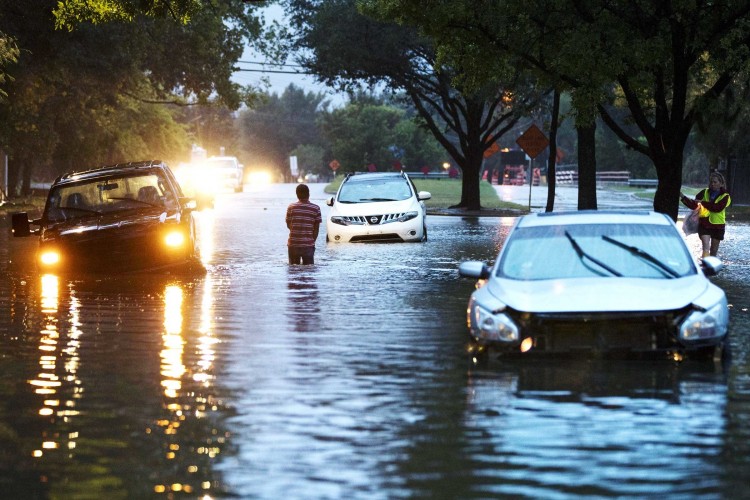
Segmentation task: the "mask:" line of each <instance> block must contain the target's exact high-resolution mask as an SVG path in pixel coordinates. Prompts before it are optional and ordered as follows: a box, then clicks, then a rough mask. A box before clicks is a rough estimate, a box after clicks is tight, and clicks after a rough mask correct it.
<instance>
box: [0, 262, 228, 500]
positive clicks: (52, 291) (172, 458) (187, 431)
mask: <svg viewBox="0 0 750 500" xmlns="http://www.w3.org/2000/svg"><path fill="white" fill-rule="evenodd" d="M12 285H13V286H14V289H15V290H16V295H15V296H16V302H17V304H16V305H14V307H13V309H12V311H11V313H12V314H11V316H12V317H14V318H15V320H14V321H12V322H11V323H10V325H11V327H12V328H16V329H17V331H18V329H20V331H19V333H18V334H14V333H13V332H7V334H4V335H3V337H4V338H5V342H4V343H3V344H2V345H3V350H4V352H6V353H7V352H8V350H9V349H13V350H12V351H11V352H13V356H14V357H15V358H16V359H18V360H19V362H20V361H21V360H23V359H24V357H25V354H26V353H28V360H27V362H26V364H27V365H28V368H27V370H26V371H27V372H28V376H27V377H25V379H26V387H27V388H28V389H27V390H26V392H27V393H28V395H26V396H24V395H23V394H21V393H19V394H17V395H15V396H14V397H12V398H10V400H11V401H13V400H15V401H27V400H29V398H30V397H32V398H34V399H35V400H36V401H37V402H36V403H35V404H34V405H31V407H35V408H36V410H35V417H32V416H30V415H28V414H26V415H25V414H23V413H21V414H19V416H18V418H17V419H16V420H15V424H17V425H14V420H8V419H4V424H5V425H6V426H9V427H6V429H7V430H10V429H13V430H14V432H16V433H17V434H18V442H19V444H18V445H17V448H18V450H19V451H18V453H19V454H20V455H24V456H27V457H29V458H30V459H31V460H34V461H35V462H36V464H31V463H28V464H25V463H24V462H23V460H19V461H18V463H17V464H16V465H15V466H14V467H17V468H20V469H21V472H23V473H24V474H26V473H31V474H35V475H36V476H37V477H35V478H34V479H29V478H28V474H26V475H25V476H24V474H15V475H14V476H16V477H15V478H14V479H12V480H10V482H9V483H8V488H7V489H6V493H8V492H11V493H9V494H11V496H13V495H12V492H14V491H23V492H25V493H29V492H33V491H36V490H39V491H44V490H46V489H48V488H49V493H45V494H42V496H47V495H48V494H49V495H55V496H62V497H69V498H70V497H103V496H121V497H131V498H143V497H147V496H150V495H153V494H159V493H165V494H168V495H170V494H176V493H181V494H188V495H195V494H200V495H222V494H224V493H225V491H224V490H225V487H224V486H223V480H222V478H221V475H220V474H218V473H217V472H216V471H214V464H215V463H216V461H217V460H219V459H220V458H221V457H222V456H223V455H224V454H226V453H227V452H231V451H232V447H231V446H230V441H229V438H230V434H229V432H228V431H227V429H226V426H225V424H224V423H223V422H224V420H225V419H226V418H227V416H228V415H230V414H231V411H230V409H229V408H228V407H227V405H226V403H225V394H224V393H223V392H222V391H223V389H222V388H221V387H220V386H218V385H217V384H216V380H217V379H216V364H215V363H216V359H217V352H216V347H217V345H219V344H220V342H219V339H217V338H216V336H215V333H214V331H213V318H212V315H213V299H212V297H213V287H214V283H213V282H212V280H211V279H210V277H209V278H207V279H203V280H199V281H182V280H179V279H174V278H165V277H138V278H132V279H130V278H121V279H120V278H118V279H94V278H91V279H79V280H72V279H69V278H62V277H59V276H54V275H44V276H38V277H35V278H29V281H26V280H16V281H14V282H12ZM135 317H137V318H138V321H137V322H134V321H131V320H132V319H133V318H135ZM6 325H7V323H6ZM35 325H36V326H35ZM34 331H36V332H37V333H36V334H34V333H33V332H34ZM23 332H25V333H23ZM27 341H28V342H30V344H29V347H33V350H31V349H28V348H26V347H25V346H24V344H26V342H27ZM9 342H14V343H15V346H14V344H12V343H9ZM156 366H158V367H159V368H158V369H156V370H154V369H152V367H153V368H155V367H156ZM16 371H18V369H16ZM3 378H4V377H3ZM6 399H7V396H6ZM24 405H25V406H26V407H29V404H28V402H27V403H25V404H24ZM230 454H231V453H230ZM113 460H114V461H113ZM110 462H111V463H113V464H117V466H116V467H112V468H110V467H108V466H106V465H105V464H107V463H110ZM2 465H3V466H5V464H4V463H3V464H2ZM2 470H3V471H4V472H3V474H2V477H5V478H6V479H7V476H5V472H7V468H6V467H2ZM24 471H25V472H24ZM32 471H36V472H32ZM15 481H22V482H20V483H15ZM6 482H7V481H6ZM105 491H106V493H105ZM222 492H224V493H222Z"/></svg>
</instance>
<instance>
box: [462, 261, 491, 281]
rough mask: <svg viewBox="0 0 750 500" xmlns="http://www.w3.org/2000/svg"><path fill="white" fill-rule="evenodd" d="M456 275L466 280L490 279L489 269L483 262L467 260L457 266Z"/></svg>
mask: <svg viewBox="0 0 750 500" xmlns="http://www.w3.org/2000/svg"><path fill="white" fill-rule="evenodd" d="M458 274H459V275H461V276H464V277H466V278H476V279H479V280H486V279H487V278H489V277H490V269H489V267H487V264H485V263H484V262H479V261H477V260H469V261H466V262H462V263H461V264H460V265H459V266H458Z"/></svg>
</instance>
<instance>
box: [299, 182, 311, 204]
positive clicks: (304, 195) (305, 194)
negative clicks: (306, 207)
mask: <svg viewBox="0 0 750 500" xmlns="http://www.w3.org/2000/svg"><path fill="white" fill-rule="evenodd" d="M297 199H300V200H309V199H310V188H309V187H307V184H300V185H298V186H297Z"/></svg>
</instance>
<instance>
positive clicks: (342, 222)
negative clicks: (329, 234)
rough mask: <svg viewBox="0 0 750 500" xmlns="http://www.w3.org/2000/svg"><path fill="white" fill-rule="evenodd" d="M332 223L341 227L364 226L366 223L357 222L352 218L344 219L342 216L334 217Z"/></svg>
mask: <svg viewBox="0 0 750 500" xmlns="http://www.w3.org/2000/svg"><path fill="white" fill-rule="evenodd" d="M331 222H332V223H334V224H338V225H340V226H362V225H364V222H362V221H359V220H355V219H353V218H351V217H343V216H341V215H332V216H331Z"/></svg>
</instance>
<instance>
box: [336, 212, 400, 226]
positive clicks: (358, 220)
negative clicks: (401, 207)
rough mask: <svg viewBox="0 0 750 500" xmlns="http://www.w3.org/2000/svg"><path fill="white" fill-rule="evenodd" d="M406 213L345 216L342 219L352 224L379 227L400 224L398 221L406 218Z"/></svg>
mask: <svg viewBox="0 0 750 500" xmlns="http://www.w3.org/2000/svg"><path fill="white" fill-rule="evenodd" d="M405 215H406V212H400V213H395V214H380V215H343V216H341V218H342V219H344V220H345V221H347V222H349V223H351V224H367V225H370V226H377V225H380V224H388V223H390V222H398V220H399V219H400V218H401V217H403V216H405Z"/></svg>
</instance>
